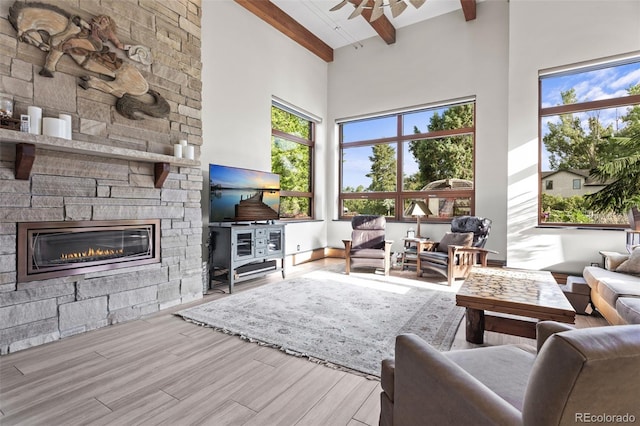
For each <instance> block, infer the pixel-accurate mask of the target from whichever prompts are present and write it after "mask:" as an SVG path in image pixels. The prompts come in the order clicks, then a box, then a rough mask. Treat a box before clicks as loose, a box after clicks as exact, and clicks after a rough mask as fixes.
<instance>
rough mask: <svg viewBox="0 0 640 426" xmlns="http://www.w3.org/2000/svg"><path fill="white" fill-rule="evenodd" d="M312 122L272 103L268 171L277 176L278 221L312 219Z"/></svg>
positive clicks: (313, 128) (313, 132) (313, 131)
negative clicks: (278, 184) (269, 164)
mask: <svg viewBox="0 0 640 426" xmlns="http://www.w3.org/2000/svg"><path fill="white" fill-rule="evenodd" d="M315 124H316V123H315V121H313V120H311V119H310V118H308V117H306V116H304V115H302V114H300V113H297V112H296V111H294V110H292V109H291V108H288V107H285V106H283V105H280V104H279V103H276V102H274V103H273V105H272V106H271V171H272V172H273V173H277V174H279V175H280V217H281V218H283V219H309V218H312V217H313V179H312V176H313V173H312V165H313V147H314V140H315Z"/></svg>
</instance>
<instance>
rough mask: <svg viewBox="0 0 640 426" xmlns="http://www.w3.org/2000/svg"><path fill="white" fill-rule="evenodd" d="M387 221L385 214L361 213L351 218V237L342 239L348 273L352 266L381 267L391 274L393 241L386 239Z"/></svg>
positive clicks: (385, 272)
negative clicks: (371, 214)
mask: <svg viewBox="0 0 640 426" xmlns="http://www.w3.org/2000/svg"><path fill="white" fill-rule="evenodd" d="M386 223H387V220H386V219H385V217H384V216H370V215H360V216H354V217H353V218H352V219H351V228H352V231H351V239H350V240H342V242H343V243H344V253H345V259H346V266H345V273H346V274H347V275H349V273H350V272H351V268H380V269H383V270H384V274H385V275H389V269H390V266H391V244H392V243H393V242H392V241H386V240H385V228H386Z"/></svg>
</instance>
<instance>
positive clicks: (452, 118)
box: [339, 101, 475, 221]
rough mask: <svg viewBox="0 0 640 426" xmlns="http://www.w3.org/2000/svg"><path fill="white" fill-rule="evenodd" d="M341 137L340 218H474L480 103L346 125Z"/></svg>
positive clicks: (404, 113) (384, 116)
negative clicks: (418, 214) (417, 205)
mask: <svg viewBox="0 0 640 426" xmlns="http://www.w3.org/2000/svg"><path fill="white" fill-rule="evenodd" d="M339 130H340V208H341V215H340V217H341V218H347V217H350V216H354V215H358V214H378V215H385V216H387V217H389V218H393V219H396V220H402V219H405V218H408V212H409V210H410V207H411V206H412V205H413V204H414V202H415V201H424V202H425V204H426V205H427V207H428V208H429V211H428V212H426V213H427V217H423V219H424V220H434V221H437V220H442V221H450V219H451V217H453V216H459V215H464V214H473V213H474V146H475V101H465V102H459V103H455V104H447V105H439V106H434V107H430V108H424V109H419V110H413V111H408V112H402V113H398V114H391V115H383V116H377V117H373V118H367V119H361V120H352V121H344V122H341V123H339Z"/></svg>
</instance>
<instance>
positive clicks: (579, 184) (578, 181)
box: [573, 179, 582, 189]
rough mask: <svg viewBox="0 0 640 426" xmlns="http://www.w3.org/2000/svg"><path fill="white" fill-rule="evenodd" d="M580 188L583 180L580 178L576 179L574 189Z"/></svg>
mask: <svg viewBox="0 0 640 426" xmlns="http://www.w3.org/2000/svg"><path fill="white" fill-rule="evenodd" d="M580 188H582V181H581V180H580V179H574V180H573V189H580Z"/></svg>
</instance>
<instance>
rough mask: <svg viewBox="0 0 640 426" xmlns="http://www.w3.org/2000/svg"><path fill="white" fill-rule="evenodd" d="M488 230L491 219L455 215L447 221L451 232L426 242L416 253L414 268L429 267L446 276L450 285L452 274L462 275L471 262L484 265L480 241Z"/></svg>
mask: <svg viewBox="0 0 640 426" xmlns="http://www.w3.org/2000/svg"><path fill="white" fill-rule="evenodd" d="M490 231H491V220H490V219H486V218H482V217H477V216H457V217H454V218H453V220H452V221H451V232H447V233H446V234H445V235H444V236H443V237H442V239H441V240H440V241H439V242H435V243H431V244H427V247H426V250H425V251H423V252H421V253H420V254H419V256H418V259H417V260H418V261H417V271H418V276H419V277H421V276H422V273H423V272H425V271H433V272H437V273H439V274H442V275H444V276H445V277H447V283H448V284H449V285H451V284H452V283H453V280H455V279H456V278H466V277H467V275H469V272H471V268H472V267H473V266H474V265H481V266H487V256H488V255H489V253H496V252H495V251H492V250H487V249H485V248H484V245H485V244H486V242H487V239H488V238H489V232H490Z"/></svg>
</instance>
